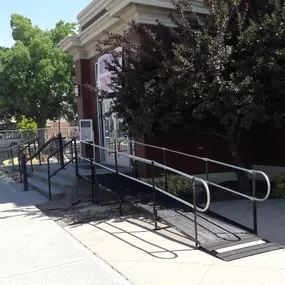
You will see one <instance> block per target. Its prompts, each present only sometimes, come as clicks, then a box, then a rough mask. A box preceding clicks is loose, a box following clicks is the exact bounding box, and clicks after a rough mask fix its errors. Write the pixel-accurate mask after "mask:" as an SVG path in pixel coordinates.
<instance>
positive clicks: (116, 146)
mask: <svg viewBox="0 0 285 285" xmlns="http://www.w3.org/2000/svg"><path fill="white" fill-rule="evenodd" d="M114 154H115V168H116V179H117V186H118V187H119V203H120V216H121V217H122V216H123V197H122V188H121V185H119V179H118V178H119V169H118V145H117V139H115V153H114Z"/></svg>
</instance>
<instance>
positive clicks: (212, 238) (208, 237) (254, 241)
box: [98, 174, 282, 261]
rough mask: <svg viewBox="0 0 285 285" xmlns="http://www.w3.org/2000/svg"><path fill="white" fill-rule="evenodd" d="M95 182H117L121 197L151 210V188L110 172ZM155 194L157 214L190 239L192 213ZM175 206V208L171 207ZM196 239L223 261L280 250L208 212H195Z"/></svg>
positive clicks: (114, 185) (112, 186)
mask: <svg viewBox="0 0 285 285" xmlns="http://www.w3.org/2000/svg"><path fill="white" fill-rule="evenodd" d="M98 178H99V183H100V184H103V185H104V184H105V185H104V186H106V187H108V188H109V189H110V190H113V191H116V190H117V188H118V187H117V185H120V186H121V187H122V188H123V189H124V190H125V193H126V196H125V199H126V200H129V201H132V202H133V203H134V204H136V205H137V206H139V207H141V208H143V209H144V210H145V211H147V212H150V213H152V212H153V204H152V195H151V193H152V189H151V188H150V187H148V186H145V185H142V184H141V183H139V182H136V181H133V180H130V179H128V178H125V177H120V181H118V180H116V179H112V175H110V174H109V175H99V176H98ZM162 196H163V195H159V193H158V194H157V197H156V206H157V207H156V209H157V215H158V217H159V218H160V219H162V220H164V221H165V222H166V223H168V224H169V225H172V226H173V227H175V228H176V229H178V230H179V231H181V233H183V234H185V236H188V237H189V238H192V239H194V237H195V230H194V229H195V227H194V215H193V212H191V211H188V210H185V209H183V207H181V205H177V203H176V204H175V201H174V200H173V199H171V198H169V199H168V198H167V197H165V195H164V196H163V197H162ZM174 207H175V208H174ZM197 227H198V241H199V244H200V247H201V249H202V250H203V251H205V252H207V253H208V254H211V255H213V256H215V257H217V258H220V259H222V260H224V261H232V260H236V259H240V258H245V257H249V256H253V255H257V254H261V253H266V252H270V251H274V250H278V249H281V248H282V247H281V246H280V245H277V244H274V243H271V242H270V241H267V240H264V239H262V238H260V237H258V236H257V235H255V234H253V233H251V232H250V231H249V230H246V229H245V228H243V227H241V226H238V225H236V224H234V223H231V222H229V221H225V220H223V219H221V218H218V217H216V216H213V215H211V214H205V213H199V214H197Z"/></svg>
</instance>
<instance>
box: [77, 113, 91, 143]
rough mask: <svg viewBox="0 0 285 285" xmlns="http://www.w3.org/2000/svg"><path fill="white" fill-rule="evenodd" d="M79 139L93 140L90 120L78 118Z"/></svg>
mask: <svg viewBox="0 0 285 285" xmlns="http://www.w3.org/2000/svg"><path fill="white" fill-rule="evenodd" d="M79 126H80V140H81V141H84V142H93V122H92V120H86V119H84V120H80V121H79Z"/></svg>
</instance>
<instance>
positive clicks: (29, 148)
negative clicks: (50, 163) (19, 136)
mask: <svg viewBox="0 0 285 285" xmlns="http://www.w3.org/2000/svg"><path fill="white" fill-rule="evenodd" d="M28 151H29V160H30V162H31V168H32V172H34V166H33V160H32V157H31V144H30V143H29V145H28Z"/></svg>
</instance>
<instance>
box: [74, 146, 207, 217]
mask: <svg viewBox="0 0 285 285" xmlns="http://www.w3.org/2000/svg"><path fill="white" fill-rule="evenodd" d="M81 143H85V144H87V145H89V146H93V147H95V148H96V147H97V148H99V149H103V150H106V151H109V152H113V153H115V155H116V154H117V150H115V151H114V150H111V149H109V148H106V147H102V146H99V145H96V144H93V143H90V142H84V141H81ZM120 155H122V156H125V157H127V158H130V159H133V160H136V161H140V162H143V163H146V164H149V165H153V166H157V167H159V168H162V169H166V170H169V171H173V172H175V173H177V174H180V175H182V176H184V177H186V178H189V179H191V180H195V181H198V182H200V183H202V184H203V186H204V188H205V191H206V196H207V202H206V205H205V207H204V208H200V207H198V206H196V207H195V206H194V205H193V204H191V203H189V202H186V201H184V200H182V199H180V198H178V197H177V196H175V195H172V194H170V193H169V192H167V191H165V190H162V189H160V188H158V187H155V189H156V190H158V191H160V192H162V193H164V194H166V195H168V196H170V197H172V198H173V199H175V200H177V201H179V202H182V203H184V204H185V205H187V206H190V207H191V208H193V209H194V208H196V209H197V210H198V211H199V212H202V213H204V212H206V211H207V210H208V209H209V207H210V204H211V194H210V190H209V187H208V185H207V182H206V181H204V180H203V179H201V178H198V177H195V176H192V175H189V174H187V173H184V172H181V171H178V170H176V169H173V168H170V167H168V166H165V165H163V164H160V163H158V162H156V161H153V160H148V159H145V158H141V157H138V156H134V155H129V154H122V153H120ZM80 157H81V156H80ZM85 160H86V158H85ZM93 163H94V164H96V165H100V166H102V164H99V163H97V162H93ZM118 174H119V175H121V176H125V175H122V173H118ZM127 177H128V178H130V177H129V176H127ZM130 179H135V178H130ZM136 181H138V182H139V183H142V181H141V180H137V179H136ZM142 184H147V185H148V186H151V185H150V184H148V183H146V182H143V183H142Z"/></svg>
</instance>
